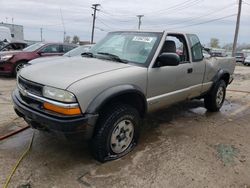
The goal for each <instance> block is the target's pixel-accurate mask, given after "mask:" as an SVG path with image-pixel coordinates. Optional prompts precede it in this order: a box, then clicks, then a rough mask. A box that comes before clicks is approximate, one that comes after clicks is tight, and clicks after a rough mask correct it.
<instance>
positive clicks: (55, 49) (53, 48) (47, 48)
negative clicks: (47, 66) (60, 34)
mask: <svg viewBox="0 0 250 188" xmlns="http://www.w3.org/2000/svg"><path fill="white" fill-rule="evenodd" d="M42 52H43V53H59V52H60V50H59V45H58V44H50V45H48V46H45V47H44V48H43V49H42Z"/></svg>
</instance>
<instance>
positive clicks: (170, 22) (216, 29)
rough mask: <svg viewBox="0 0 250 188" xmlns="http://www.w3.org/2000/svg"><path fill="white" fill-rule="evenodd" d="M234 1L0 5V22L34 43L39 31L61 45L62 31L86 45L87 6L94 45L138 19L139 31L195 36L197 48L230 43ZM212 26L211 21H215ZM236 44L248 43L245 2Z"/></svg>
mask: <svg viewBox="0 0 250 188" xmlns="http://www.w3.org/2000/svg"><path fill="white" fill-rule="evenodd" d="M237 2H238V1H237V0H179V1H174V0H147V1H145V0H126V1H119V0H95V1H94V0H74V1H69V0H40V2H38V1H37V0H0V22H6V19H7V22H8V23H12V18H13V20H14V23H15V24H20V25H23V26H24V37H25V39H27V40H40V28H41V27H42V28H43V37H44V39H45V40H47V41H62V39H63V25H62V19H61V13H60V9H61V12H62V16H63V20H64V24H65V30H66V33H67V35H70V36H72V35H78V36H79V37H80V39H81V40H87V41H89V40H90V37H91V27H92V16H91V14H92V13H93V9H91V5H92V4H93V3H100V4H101V6H100V7H99V9H100V11H98V12H97V20H96V27H97V28H96V32H95V41H98V40H100V39H101V38H102V37H103V36H104V35H105V34H106V33H107V32H108V31H112V30H121V29H126V30H127V29H137V27H138V18H137V17H136V15H138V14H143V15H144V17H143V18H142V29H159V30H163V29H170V30H172V31H184V32H191V33H196V34H198V35H199V37H200V39H201V41H202V43H203V44H207V43H208V42H209V41H210V38H212V37H215V38H219V40H220V44H221V45H223V44H225V43H231V42H232V41H233V36H234V30H235V21H236V16H235V14H236V13H237ZM215 20H216V21H215ZM239 42H240V43H250V0H244V3H243V8H242V18H241V27H240V33H239Z"/></svg>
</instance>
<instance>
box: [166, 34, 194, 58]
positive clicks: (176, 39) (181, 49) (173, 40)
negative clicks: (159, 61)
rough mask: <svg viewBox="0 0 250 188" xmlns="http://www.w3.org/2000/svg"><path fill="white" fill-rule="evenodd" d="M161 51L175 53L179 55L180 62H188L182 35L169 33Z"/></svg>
mask: <svg viewBox="0 0 250 188" xmlns="http://www.w3.org/2000/svg"><path fill="white" fill-rule="evenodd" d="M161 53H176V54H177V55H179V56H180V60H181V61H180V63H188V62H189V56H188V48H187V43H186V40H185V37H184V36H183V35H179V34H178V35H176V34H169V35H168V36H167V38H166V41H165V43H164V45H163V47H162V50H161Z"/></svg>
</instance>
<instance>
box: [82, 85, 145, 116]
mask: <svg viewBox="0 0 250 188" xmlns="http://www.w3.org/2000/svg"><path fill="white" fill-rule="evenodd" d="M126 93H134V94H137V95H139V96H140V98H141V99H142V100H143V103H144V104H143V105H144V112H143V113H146V112H147V100H146V97H145V95H144V93H143V92H142V90H141V89H140V88H139V87H137V86H135V85H130V84H126V85H118V86H114V87H111V88H108V89H106V90H104V91H103V92H102V93H100V94H99V95H97V96H96V97H95V98H94V99H93V100H92V101H91V102H90V104H89V106H88V107H87V110H86V113H92V114H95V113H98V110H99V109H100V108H101V107H102V106H103V105H105V103H107V102H108V101H110V100H112V98H115V97H117V96H119V95H122V94H126Z"/></svg>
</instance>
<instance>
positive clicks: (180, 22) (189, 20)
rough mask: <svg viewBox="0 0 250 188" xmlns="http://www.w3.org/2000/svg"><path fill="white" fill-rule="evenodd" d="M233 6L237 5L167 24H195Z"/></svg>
mask: <svg viewBox="0 0 250 188" xmlns="http://www.w3.org/2000/svg"><path fill="white" fill-rule="evenodd" d="M232 5H236V4H235V3H233V4H230V5H227V6H225V7H221V8H219V9H217V10H215V11H212V12H210V13H207V14H203V15H200V16H195V17H194V16H193V17H188V18H187V20H184V21H178V22H177V21H172V22H167V25H180V24H183V23H189V22H193V21H197V20H200V19H201V18H205V17H208V16H211V15H213V14H216V13H218V12H219V13H221V12H223V11H224V10H226V9H228V8H233V7H232ZM150 25H159V24H152V23H151V24H150Z"/></svg>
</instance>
